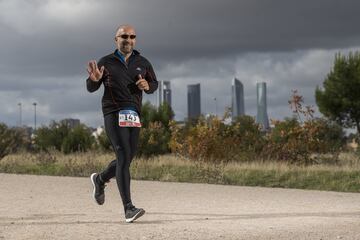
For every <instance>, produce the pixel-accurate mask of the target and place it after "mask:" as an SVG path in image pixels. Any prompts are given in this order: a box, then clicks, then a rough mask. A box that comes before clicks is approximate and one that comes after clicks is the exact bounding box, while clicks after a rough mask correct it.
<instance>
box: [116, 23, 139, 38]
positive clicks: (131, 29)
mask: <svg viewBox="0 0 360 240" xmlns="http://www.w3.org/2000/svg"><path fill="white" fill-rule="evenodd" d="M119 32H133V33H134V34H135V28H134V27H133V26H131V25H130V24H123V25H120V26H119V27H118V28H117V29H116V32H115V36H117V35H119V34H118V33H119Z"/></svg>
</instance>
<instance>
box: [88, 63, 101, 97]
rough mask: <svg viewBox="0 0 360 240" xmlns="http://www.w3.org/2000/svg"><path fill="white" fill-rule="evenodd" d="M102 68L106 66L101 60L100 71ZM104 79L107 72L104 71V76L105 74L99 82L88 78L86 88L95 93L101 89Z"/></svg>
mask: <svg viewBox="0 0 360 240" xmlns="http://www.w3.org/2000/svg"><path fill="white" fill-rule="evenodd" d="M102 66H104V61H102V59H101V60H100V61H99V62H98V67H99V69H100V68H101V67H102ZM104 78H105V71H104V74H103V76H102V78H101V79H100V80H99V81H97V82H95V81H92V80H91V79H90V77H88V78H87V79H86V88H87V90H88V91H89V92H95V91H96V90H98V89H99V88H100V86H101V83H102V82H103V79H104Z"/></svg>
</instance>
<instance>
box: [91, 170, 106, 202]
mask: <svg viewBox="0 0 360 240" xmlns="http://www.w3.org/2000/svg"><path fill="white" fill-rule="evenodd" d="M98 175H99V174H97V173H93V174H91V176H90V179H91V183H92V185H93V187H94V190H93V197H94V200H95V202H96V203H97V204H99V205H103V204H104V202H105V193H104V188H105V186H106V185H105V184H100V183H99V181H98V180H97V176H98Z"/></svg>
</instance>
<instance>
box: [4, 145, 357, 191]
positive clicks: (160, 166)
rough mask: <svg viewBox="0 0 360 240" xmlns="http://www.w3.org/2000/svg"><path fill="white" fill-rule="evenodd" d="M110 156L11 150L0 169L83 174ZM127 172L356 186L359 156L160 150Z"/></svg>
mask: <svg viewBox="0 0 360 240" xmlns="http://www.w3.org/2000/svg"><path fill="white" fill-rule="evenodd" d="M114 158H115V156H114V155H113V154H110V153H108V154H104V153H101V154H100V153H96V152H89V153H76V154H69V155H64V154H61V153H51V154H45V153H39V154H30V153H22V154H12V155H8V156H6V157H5V158H3V159H2V160H0V172H5V173H20V174H42V175H59V176H83V177H88V176H89V175H90V174H91V173H92V172H97V171H101V170H102V169H103V168H104V167H105V166H106V165H107V164H108V162H109V161H111V160H112V159H114ZM131 174H132V178H133V179H139V180H140V179H141V180H159V181H174V182H194V183H215V184H231V185H242V186H263V187H282V188H299V189H316V190H331V191H343V192H360V159H359V157H358V156H356V155H355V154H353V153H342V154H341V155H340V161H338V162H337V163H336V164H317V165H311V166H296V165H290V164H286V163H279V162H275V161H273V162H270V161H267V162H261V161H254V162H250V163H229V164H218V165H213V164H209V163H204V162H194V161H191V160H189V159H184V158H180V157H177V156H174V155H163V156H158V157H155V158H151V159H139V158H137V159H134V161H133V163H132V165H131Z"/></svg>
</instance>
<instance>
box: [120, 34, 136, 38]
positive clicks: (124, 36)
mask: <svg viewBox="0 0 360 240" xmlns="http://www.w3.org/2000/svg"><path fill="white" fill-rule="evenodd" d="M117 37H121V38H122V39H128V38H130V39H135V38H136V35H128V34H122V35H120V36H117Z"/></svg>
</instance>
